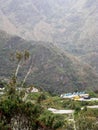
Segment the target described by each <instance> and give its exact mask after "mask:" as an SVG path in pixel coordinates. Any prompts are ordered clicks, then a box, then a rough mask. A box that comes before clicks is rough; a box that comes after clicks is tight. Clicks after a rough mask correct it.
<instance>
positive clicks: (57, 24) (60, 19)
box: [0, 0, 98, 44]
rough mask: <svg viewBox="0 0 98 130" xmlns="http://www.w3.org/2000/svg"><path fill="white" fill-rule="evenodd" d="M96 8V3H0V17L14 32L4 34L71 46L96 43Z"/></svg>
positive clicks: (25, 0)
mask: <svg viewBox="0 0 98 130" xmlns="http://www.w3.org/2000/svg"><path fill="white" fill-rule="evenodd" d="M97 7H98V1H97V0H78V1H77V0H40V1H39V0H7V1H6V0H1V1H0V10H1V11H2V14H3V15H4V17H6V19H7V20H8V22H9V24H11V25H12V26H13V28H14V29H13V28H12V29H11V27H10V26H9V27H8V28H7V30H13V33H16V32H17V31H16V30H18V33H19V35H21V36H23V37H24V38H30V39H33V40H41V41H52V42H66V43H67V42H68V43H74V44H75V43H77V42H78V43H79V44H80V43H82V42H91V43H93V42H94V43H95V42H97V40H98V37H97V35H96V34H97V33H98V29H97V28H96V26H97V25H98V22H97V20H98V9H97ZM0 16H1V15H0ZM1 19H2V18H1ZM4 21H5V20H3V21H2V22H4ZM2 22H1V23H2ZM6 22H7V21H6ZM8 22H7V23H6V24H8Z"/></svg>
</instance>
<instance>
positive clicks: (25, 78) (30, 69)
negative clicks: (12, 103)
mask: <svg viewBox="0 0 98 130" xmlns="http://www.w3.org/2000/svg"><path fill="white" fill-rule="evenodd" d="M31 71H32V65H31V66H30V68H29V70H28V72H27V74H26V76H25V77H24V80H23V83H22V85H21V86H22V87H23V85H24V83H25V82H26V80H27V78H28V76H29V74H30V73H31Z"/></svg>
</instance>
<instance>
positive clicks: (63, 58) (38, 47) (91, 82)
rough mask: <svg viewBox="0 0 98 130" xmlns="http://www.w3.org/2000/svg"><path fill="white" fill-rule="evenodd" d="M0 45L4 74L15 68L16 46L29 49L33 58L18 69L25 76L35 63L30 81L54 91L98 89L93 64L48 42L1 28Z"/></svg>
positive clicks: (0, 71) (1, 72) (7, 75)
mask: <svg viewBox="0 0 98 130" xmlns="http://www.w3.org/2000/svg"><path fill="white" fill-rule="evenodd" d="M0 46H1V47H0V76H1V77H3V76H5V77H9V76H11V74H12V73H13V72H15V68H16V64H15V63H14V62H12V61H10V60H9V59H10V58H9V57H10V54H11V53H15V51H16V50H24V49H27V50H29V51H30V54H31V56H32V58H31V59H32V60H30V61H28V64H27V65H24V67H23V68H21V69H20V70H21V71H20V73H19V77H20V78H23V77H24V75H25V74H26V72H27V70H28V68H29V65H30V64H32V66H33V68H32V73H31V75H30V76H29V78H28V80H27V82H29V83H33V84H34V85H36V86H38V87H40V88H42V89H45V90H47V91H50V92H52V93H62V92H64V91H74V90H76V89H79V90H85V89H93V90H97V89H98V88H97V86H98V75H97V74H96V73H95V72H94V70H93V69H92V68H91V66H89V65H88V64H84V63H82V62H81V61H80V60H78V59H77V58H76V57H75V56H72V55H70V54H68V53H66V52H63V51H62V50H60V49H58V48H57V47H56V46H54V45H52V44H50V43H48V42H47V43H44V42H34V41H31V42H27V41H26V40H23V39H21V38H20V37H16V36H10V35H7V34H6V33H4V32H2V31H0Z"/></svg>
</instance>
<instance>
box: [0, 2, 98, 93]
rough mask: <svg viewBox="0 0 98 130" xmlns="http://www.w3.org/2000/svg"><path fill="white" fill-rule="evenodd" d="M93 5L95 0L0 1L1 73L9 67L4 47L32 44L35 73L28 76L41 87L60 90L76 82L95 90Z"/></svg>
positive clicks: (97, 13)
mask: <svg viewBox="0 0 98 130" xmlns="http://www.w3.org/2000/svg"><path fill="white" fill-rule="evenodd" d="M97 7H98V1H97V0H0V30H3V31H4V32H3V31H0V50H2V51H1V54H0V57H1V58H0V61H2V62H1V63H2V64H1V67H0V68H1V70H0V71H1V72H2V73H1V72H0V73H1V75H2V76H3V74H4V75H6V76H7V73H6V71H3V70H4V69H5V68H6V67H7V70H8V69H9V70H10V67H8V66H9V64H8V66H4V64H6V63H7V62H8V60H7V59H6V58H5V59H2V56H3V55H4V56H5V57H6V53H7V50H6V51H4V48H7V49H8V52H9V53H10V51H12V50H13V51H15V50H16V49H20V48H22V47H23V48H30V47H31V48H32V49H34V50H35V51H34V52H33V51H32V49H31V50H30V52H31V53H32V54H33V55H35V57H36V60H34V62H35V66H38V67H37V68H38V73H35V74H34V75H33V77H32V76H31V77H30V78H29V79H28V80H29V81H31V80H32V81H33V83H34V82H35V84H37V82H38V85H39V86H44V88H45V86H46V84H47V85H48V87H47V88H49V89H50V90H53V91H56V89H57V91H58V90H59V91H60V90H61V89H59V88H56V86H58V87H59V86H61V87H62V86H63V87H62V90H61V92H63V90H64V89H65V90H67V87H68V88H69V90H74V89H75V88H74V87H75V86H81V89H82V88H83V89H84V88H85V87H87V88H94V89H96V88H97V86H98V82H97V80H98V8H97ZM7 33H8V34H7ZM12 35H13V36H12ZM20 37H21V38H20ZM31 40H33V41H32V42H31ZM10 47H12V48H11V50H10ZM47 48H48V49H47ZM57 48H58V49H57ZM55 50H56V51H55ZM58 53H59V54H58ZM62 53H64V54H62ZM7 54H8V53H7ZM51 55H52V56H51ZM63 55H64V56H63ZM45 56H46V57H45ZM42 57H44V58H42ZM40 58H41V59H43V62H42V61H40ZM2 67H3V68H2ZM44 67H46V68H44ZM5 70H6V69H5ZM9 74H10V71H9ZM20 75H21V74H20ZM41 75H42V76H41ZM46 75H47V76H46ZM39 77H41V79H40V78H39ZM65 84H66V85H65ZM53 86H54V87H53ZM51 87H53V88H51Z"/></svg>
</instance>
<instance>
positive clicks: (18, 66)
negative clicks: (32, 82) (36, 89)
mask: <svg viewBox="0 0 98 130" xmlns="http://www.w3.org/2000/svg"><path fill="white" fill-rule="evenodd" d="M20 63H21V62H19V63H18V65H17V68H16V72H15V77H17V75H18V72H19V69H20V67H21V65H20Z"/></svg>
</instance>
